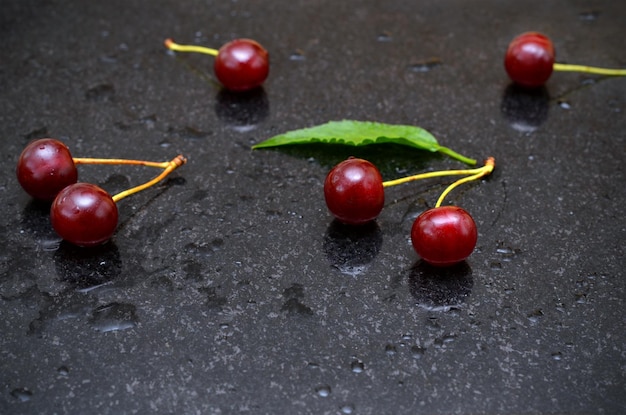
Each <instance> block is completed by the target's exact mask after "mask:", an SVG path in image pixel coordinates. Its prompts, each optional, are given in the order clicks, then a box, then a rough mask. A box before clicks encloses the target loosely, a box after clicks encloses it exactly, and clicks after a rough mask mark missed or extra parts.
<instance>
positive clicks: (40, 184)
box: [16, 138, 78, 200]
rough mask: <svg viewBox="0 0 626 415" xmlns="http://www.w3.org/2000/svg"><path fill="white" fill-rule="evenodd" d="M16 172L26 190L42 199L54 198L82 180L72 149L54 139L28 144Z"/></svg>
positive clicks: (43, 139)
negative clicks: (67, 187)
mask: <svg viewBox="0 0 626 415" xmlns="http://www.w3.org/2000/svg"><path fill="white" fill-rule="evenodd" d="M16 174H17V180H18V181H19V183H20V185H21V186H22V188H23V189H24V190H25V191H26V193H28V194H29V195H31V196H32V197H34V198H35V199H41V200H52V199H54V197H55V196H56V195H57V193H59V192H60V191H61V190H62V189H63V188H65V187H66V186H68V185H70V184H73V183H76V180H78V171H77V170H76V165H75V164H74V159H73V158H72V155H71V154H70V150H69V149H68V148H67V146H66V145H65V144H63V143H62V142H60V141H59V140H55V139H53V138H42V139H39V140H36V141H33V142H32V143H30V144H29V145H27V146H26V148H24V150H23V151H22V154H21V155H20V158H19V160H18V161H17V168H16Z"/></svg>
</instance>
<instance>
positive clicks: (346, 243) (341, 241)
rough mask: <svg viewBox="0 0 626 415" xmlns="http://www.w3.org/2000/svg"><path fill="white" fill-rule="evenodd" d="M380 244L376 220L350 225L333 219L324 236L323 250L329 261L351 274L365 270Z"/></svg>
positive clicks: (380, 235)
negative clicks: (359, 224)
mask: <svg viewBox="0 0 626 415" xmlns="http://www.w3.org/2000/svg"><path fill="white" fill-rule="evenodd" d="M382 244H383V235H382V232H381V231H380V228H379V226H378V224H377V223H376V222H370V223H367V224H364V225H361V226H350V225H344V224H343V223H341V222H339V221H337V220H334V221H333V222H332V223H331V224H330V226H329V227H328V230H327V231H326V235H325V236H324V252H325V253H326V257H327V258H328V260H329V261H330V263H331V264H332V265H333V266H334V267H335V268H337V269H338V270H339V271H341V272H342V273H343V274H347V275H352V276H356V275H359V274H361V273H362V272H363V271H365V269H366V268H367V265H368V264H369V263H370V262H371V261H372V260H373V259H374V258H375V257H376V255H378V252H379V251H380V248H381V246H382Z"/></svg>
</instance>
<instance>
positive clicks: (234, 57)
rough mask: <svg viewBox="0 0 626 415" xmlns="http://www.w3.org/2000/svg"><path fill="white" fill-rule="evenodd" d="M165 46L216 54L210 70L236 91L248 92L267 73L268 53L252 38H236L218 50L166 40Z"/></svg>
mask: <svg viewBox="0 0 626 415" xmlns="http://www.w3.org/2000/svg"><path fill="white" fill-rule="evenodd" d="M164 44H165V47H166V48H168V49H169V50H172V51H175V52H192V53H202V54H205V55H211V56H214V57H215V61H214V63H213V70H214V72H215V76H216V77H217V79H218V80H219V81H220V83H221V84H222V85H223V86H224V87H225V88H226V89H228V90H230V91H235V92H243V91H249V90H251V89H254V88H257V87H259V86H261V85H262V84H263V82H264V81H265V79H267V76H268V75H269V53H268V52H267V50H266V49H265V48H264V47H263V46H261V45H260V44H259V43H258V42H256V41H254V40H252V39H235V40H232V41H230V42H228V43H226V44H224V45H223V46H222V47H221V48H220V49H219V50H218V49H213V48H208V47H204V46H197V45H181V44H178V43H176V42H174V41H173V40H172V39H166V40H165V42H164Z"/></svg>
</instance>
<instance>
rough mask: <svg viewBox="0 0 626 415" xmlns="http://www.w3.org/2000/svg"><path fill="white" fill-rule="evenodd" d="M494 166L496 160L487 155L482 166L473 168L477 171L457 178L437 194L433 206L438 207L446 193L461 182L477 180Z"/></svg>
mask: <svg viewBox="0 0 626 415" xmlns="http://www.w3.org/2000/svg"><path fill="white" fill-rule="evenodd" d="M495 166H496V160H495V159H494V158H493V157H489V158H488V159H487V160H485V165H484V166H482V167H480V168H478V169H475V170H478V172H477V173H475V174H472V175H471V176H467V177H464V178H462V179H459V180H457V181H456V182H454V183H452V184H451V185H450V186H448V187H447V188H446V190H444V191H443V193H442V194H441V196H439V199H438V200H437V203H436V204H435V207H436V208H438V207H439V206H441V204H442V203H443V199H444V198H445V197H446V196H447V195H448V193H450V192H451V191H452V190H454V189H455V188H456V187H458V186H460V185H462V184H463V183H467V182H471V181H472V180H477V179H480V178H481V177H483V176H487V175H489V174H490V173H491V172H492V171H493V169H494V168H495Z"/></svg>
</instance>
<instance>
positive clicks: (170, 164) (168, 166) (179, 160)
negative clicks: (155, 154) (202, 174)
mask: <svg viewBox="0 0 626 415" xmlns="http://www.w3.org/2000/svg"><path fill="white" fill-rule="evenodd" d="M186 162H187V159H186V158H185V157H183V156H182V155H178V156H176V157H175V158H173V159H172V160H170V161H166V162H164V163H160V164H162V165H164V166H165V167H164V168H165V169H164V170H163V172H161V174H159V175H158V176H156V177H155V178H154V179H152V180H150V181H147V182H146V183H144V184H141V185H139V186H135V187H132V188H130V189H127V190H124V191H123V192H120V193H118V194H116V195H114V196H113V201H114V202H118V201H120V200H121V199H123V198H125V197H127V196H130V195H132V194H135V193H137V192H140V191H142V190H144V189H147V188H148V187H150V186H153V185H155V184H156V183H158V182H160V181H161V180H163V179H164V178H165V177H166V176H167V175H168V174H170V173H171V172H173V171H174V170H176V169H177V168H178V167H180V166H182V165H183V164H185V163H186ZM145 165H146V166H147V165H148V164H145ZM159 167H160V166H159Z"/></svg>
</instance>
